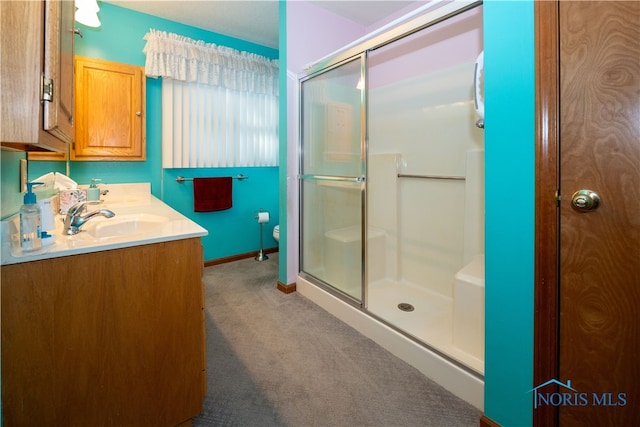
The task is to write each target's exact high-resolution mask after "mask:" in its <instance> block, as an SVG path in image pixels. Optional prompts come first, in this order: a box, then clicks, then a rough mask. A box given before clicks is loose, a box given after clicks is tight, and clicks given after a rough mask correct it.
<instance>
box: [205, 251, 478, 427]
mask: <svg viewBox="0 0 640 427" xmlns="http://www.w3.org/2000/svg"><path fill="white" fill-rule="evenodd" d="M277 270H278V254H270V255H269V259H268V260H267V261H263V262H257V261H255V260H253V259H246V260H241V261H235V262H231V263H228V264H222V265H218V266H213V267H208V268H206V269H205V275H204V282H205V292H206V294H205V295H206V296H205V299H206V328H207V395H206V397H205V400H204V408H203V413H202V414H201V415H200V416H199V417H197V418H195V419H194V420H193V425H194V426H196V427H198V426H242V427H250V426H260V427H266V426H291V427H307V426H309V427H310V426H327V427H341V426H345V427H353V426H380V427H393V426H397V427H401V426H407V427H413V426H416V427H417V426H443V427H444V426H446V427H452V426H474V427H477V426H478V425H479V419H480V416H481V413H480V411H478V410H477V409H475V408H474V407H473V406H471V405H469V404H467V403H466V402H464V401H462V400H460V399H458V398H457V397H455V396H454V395H452V394H451V393H449V392H447V391H446V390H444V389H443V388H442V387H440V386H439V385H438V384H436V383H434V382H433V381H431V380H429V379H427V378H426V377H424V376H423V375H422V374H421V373H420V372H418V371H417V370H416V369H415V368H413V367H411V366H410V365H408V364H406V363H405V362H403V361H402V360H400V359H398V358H397V357H395V356H394V355H392V354H391V353H389V352H388V351H387V350H385V349H383V348H382V347H380V346H379V345H377V344H376V343H374V342H373V341H372V340H370V339H368V338H366V337H364V336H362V335H361V334H359V333H358V332H356V331H355V330H354V329H352V328H351V327H349V326H348V325H346V324H345V323H343V322H342V321H340V320H339V319H337V318H336V317H334V316H332V315H331V314H329V313H327V312H326V311H324V310H323V309H321V308H320V307H318V306H317V305H315V304H314V303H313V302H311V301H309V300H308V299H306V298H305V297H303V296H301V295H300V294H298V293H296V292H294V293H291V294H288V295H287V294H284V293H282V292H280V291H278V290H277V289H276V282H277Z"/></svg>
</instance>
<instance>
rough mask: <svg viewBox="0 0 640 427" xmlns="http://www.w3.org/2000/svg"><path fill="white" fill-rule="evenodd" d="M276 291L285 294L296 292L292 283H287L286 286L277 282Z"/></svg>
mask: <svg viewBox="0 0 640 427" xmlns="http://www.w3.org/2000/svg"><path fill="white" fill-rule="evenodd" d="M278 290H279V291H280V292H284V293H285V294H290V293H291V292H295V291H296V284H295V282H294V283H289V284H288V285H285V284H284V283H282V282H281V281H279V280H278Z"/></svg>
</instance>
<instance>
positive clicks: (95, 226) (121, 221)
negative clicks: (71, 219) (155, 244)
mask: <svg viewBox="0 0 640 427" xmlns="http://www.w3.org/2000/svg"><path fill="white" fill-rule="evenodd" d="M94 221H95V222H93V223H91V222H89V223H87V225H86V226H85V227H83V228H84V229H85V230H86V232H87V234H90V235H91V236H93V237H95V238H97V239H103V238H108V237H120V236H131V235H135V234H146V233H150V232H152V231H155V230H158V229H159V228H161V227H162V226H164V225H165V224H166V223H167V222H168V221H169V219H167V218H165V217H163V216H158V215H153V214H147V213H141V214H130V215H117V214H116V216H115V217H113V218H108V219H107V218H104V219H103V218H100V220H97V219H96V220H94Z"/></svg>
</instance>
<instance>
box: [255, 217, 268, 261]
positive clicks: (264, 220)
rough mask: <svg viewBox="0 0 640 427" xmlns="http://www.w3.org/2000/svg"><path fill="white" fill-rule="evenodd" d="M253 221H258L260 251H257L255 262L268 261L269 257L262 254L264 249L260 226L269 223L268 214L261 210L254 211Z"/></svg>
mask: <svg viewBox="0 0 640 427" xmlns="http://www.w3.org/2000/svg"><path fill="white" fill-rule="evenodd" d="M254 218H255V219H257V220H258V224H259V225H260V250H259V251H258V255H256V258H255V260H256V261H265V260H268V259H269V257H268V256H267V255H266V254H265V253H264V248H263V245H262V226H263V225H264V224H266V223H268V222H269V212H268V211H265V210H263V209H259V210H258V211H256V214H255V216H254Z"/></svg>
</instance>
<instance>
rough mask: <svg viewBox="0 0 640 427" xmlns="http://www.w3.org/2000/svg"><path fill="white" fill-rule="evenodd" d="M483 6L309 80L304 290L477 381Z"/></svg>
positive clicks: (459, 11)
mask: <svg viewBox="0 0 640 427" xmlns="http://www.w3.org/2000/svg"><path fill="white" fill-rule="evenodd" d="M481 53H482V6H481V4H466V5H463V6H455V5H452V4H449V5H448V6H446V7H444V8H439V9H436V10H435V11H433V12H430V13H427V14H425V15H424V16H420V17H418V18H416V19H413V20H410V21H408V23H406V24H403V25H400V26H398V27H395V28H393V29H392V30H389V31H387V32H386V33H381V34H379V35H377V36H375V37H372V38H370V39H368V40H366V41H364V42H362V43H361V44H359V45H356V46H353V47H350V48H348V49H346V50H344V51H342V52H341V53H339V54H336V55H335V56H334V57H331V58H329V59H327V60H324V61H322V63H319V64H317V65H315V66H314V67H312V68H311V69H310V70H309V73H308V75H306V76H305V77H303V78H302V79H301V80H300V118H301V123H300V129H301V130H300V133H301V135H300V141H301V143H300V200H301V201H300V236H301V243H300V274H299V276H300V278H301V280H304V281H308V282H309V283H311V284H312V285H313V286H317V287H319V288H320V289H322V290H323V291H325V292H327V293H329V294H331V295H332V296H334V297H335V298H338V299H339V300H341V301H342V302H346V303H347V304H349V305H351V306H352V307H355V308H356V310H359V311H360V312H362V313H364V314H366V315H367V316H369V317H371V318H373V319H375V320H376V321H377V322H379V323H381V324H383V325H385V326H386V327H389V328H391V329H393V330H394V331H396V332H397V333H399V334H402V335H404V336H405V337H408V338H409V339H411V340H413V341H415V342H417V343H419V344H420V345H421V346H424V347H425V348H427V349H428V350H429V351H431V352H432V353H434V354H436V355H437V356H438V357H439V358H442V359H446V361H447V362H450V363H453V364H456V365H459V366H460V367H461V368H462V369H464V370H466V371H468V372H471V373H472V374H473V375H476V376H477V377H478V378H481V377H482V374H483V367H484V205H483V203H484V137H483V129H482V120H481V119H482V118H481V117H479V116H478V111H479V110H481V105H482V104H481V103H482V101H483V99H482V93H481V92H482V91H481V81H482V72H483V71H482V67H481V66H480V64H478V61H477V60H478V58H479V57H481Z"/></svg>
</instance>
